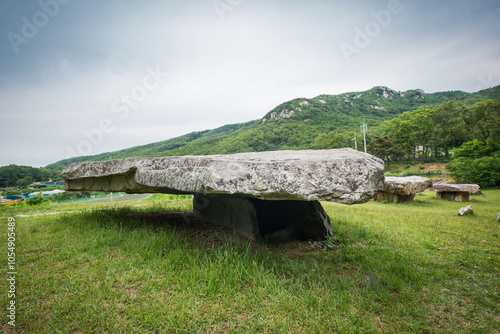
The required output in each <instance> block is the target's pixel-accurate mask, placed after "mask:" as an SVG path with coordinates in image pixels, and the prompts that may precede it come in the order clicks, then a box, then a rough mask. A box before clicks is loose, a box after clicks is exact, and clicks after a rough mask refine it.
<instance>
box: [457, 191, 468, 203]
mask: <svg viewBox="0 0 500 334" xmlns="http://www.w3.org/2000/svg"><path fill="white" fill-rule="evenodd" d="M455 201H458V202H468V201H469V192H456V193H455Z"/></svg>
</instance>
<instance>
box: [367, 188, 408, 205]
mask: <svg viewBox="0 0 500 334" xmlns="http://www.w3.org/2000/svg"><path fill="white" fill-rule="evenodd" d="M414 199H415V194H410V195H402V194H394V193H391V192H385V191H383V192H381V193H379V194H378V195H377V197H376V198H375V200H377V201H388V202H392V203H406V202H411V201H413V200H414Z"/></svg>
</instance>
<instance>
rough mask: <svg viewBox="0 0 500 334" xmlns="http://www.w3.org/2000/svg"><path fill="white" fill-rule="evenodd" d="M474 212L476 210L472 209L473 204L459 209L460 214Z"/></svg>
mask: <svg viewBox="0 0 500 334" xmlns="http://www.w3.org/2000/svg"><path fill="white" fill-rule="evenodd" d="M473 213H474V210H472V205H469V206H466V207H465V208H460V210H458V215H459V216H465V215H471V214H473Z"/></svg>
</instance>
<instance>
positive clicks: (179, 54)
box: [0, 0, 500, 166]
mask: <svg viewBox="0 0 500 334" xmlns="http://www.w3.org/2000/svg"><path fill="white" fill-rule="evenodd" d="M54 1H56V0H42V3H45V4H49V3H52V4H53V3H54ZM57 1H60V3H61V4H60V5H59V7H58V10H57V13H55V15H53V17H49V15H47V18H48V20H47V22H46V24H44V25H43V26H42V27H40V28H38V32H37V34H36V36H33V37H30V38H26V40H27V43H24V44H19V45H18V52H17V53H16V52H15V50H13V48H12V43H11V41H10V40H9V37H8V36H9V33H15V34H17V35H19V36H21V37H22V36H23V35H22V29H23V24H25V23H23V18H24V17H25V18H27V19H28V20H29V21H31V22H33V18H34V16H36V15H39V17H38V19H39V20H40V18H43V17H42V16H40V15H41V14H37V13H39V12H40V11H42V9H41V6H40V4H39V3H38V2H32V1H11V0H10V1H5V2H3V3H2V4H1V5H0V13H1V14H0V22H1V23H0V32H1V34H2V36H3V38H2V39H1V41H0V62H1V71H0V117H1V123H0V139H1V140H2V142H3V143H8V145H2V148H1V154H0V165H5V164H9V163H17V164H28V165H35V166H43V165H46V164H49V163H51V162H54V161H57V160H60V159H63V158H66V157H67V155H68V147H70V148H71V149H72V150H76V149H77V147H78V145H79V143H81V142H82V141H83V140H88V138H87V137H86V136H85V133H87V134H89V133H91V134H92V133H95V132H92V131H93V130H95V129H99V126H100V124H101V122H103V120H104V121H105V123H106V121H107V120H109V121H110V122H111V127H112V128H113V130H112V131H109V132H107V133H103V135H102V138H99V137H98V136H97V135H96V137H94V140H95V141H96V143H97V142H98V144H96V145H92V147H91V149H90V150H89V153H90V154H97V153H101V152H106V151H112V150H116V149H121V148H127V147H130V146H135V145H140V144H146V143H151V142H154V141H159V140H164V139H168V138H172V137H175V136H178V135H182V134H185V133H188V132H191V131H198V130H203V129H208V128H214V127H217V126H221V125H224V124H227V123H235V122H244V121H248V120H251V119H257V118H260V117H262V116H263V115H264V114H265V113H266V112H268V111H269V110H270V109H272V108H273V107H275V106H276V105H278V104H279V103H281V102H284V101H286V100H289V99H292V98H295V97H313V96H317V95H319V94H339V93H342V92H347V91H361V90H366V89H369V88H371V87H373V86H375V85H385V86H389V87H391V88H393V89H396V90H406V89H413V88H421V89H424V90H425V91H427V92H434V91H441V90H464V91H474V90H476V89H477V88H478V87H482V88H487V87H483V86H485V83H486V85H487V84H488V83H491V85H494V84H498V83H499V80H500V66H499V65H500V64H499V63H500V43H499V38H498V34H497V32H498V31H500V23H499V21H498V17H500V15H499V14H500V13H499V11H500V6H498V4H497V3H496V2H495V1H490V0H480V1H474V2H472V1H455V2H453V3H450V2H444V1H427V0H426V1H418V2H417V1H410V0H406V1H405V0H401V2H400V7H401V8H402V10H400V11H399V12H398V13H397V14H391V16H390V18H387V17H385V19H386V20H387V21H386V22H383V19H384V17H383V16H382V17H379V19H380V20H382V21H381V22H382V23H378V27H377V26H376V24H377V22H378V21H377V20H376V16H374V15H383V14H381V13H382V12H381V11H385V10H388V7H389V6H391V1H357V2H356V3H353V2H347V1H321V0H314V1H309V2H304V1H263V0H243V1H241V2H240V4H239V5H234V6H232V10H231V11H227V12H224V13H222V17H223V20H221V15H219V14H221V12H220V10H219V12H217V10H216V9H215V8H214V5H213V1H211V0H209V1H206V0H203V1H201V0H198V1H189V2H187V1H168V2H163V1H154V0H150V1H142V2H140V3H139V2H136V3H130V2H125V1H120V0H113V1H106V2H102V1H101V2H99V1H95V0H91V1H85V2H83V1H78V0H69V1H68V0H65V1H63V0H57ZM220 1H222V2H223V3H228V2H227V1H226V0H220ZM64 2H67V3H66V4H64V5H63V4H62V3H64ZM231 3H233V4H237V3H238V2H231ZM229 6H231V5H229ZM54 8H55V7H53V9H54ZM374 13H375V14H374ZM357 29H359V30H357ZM367 29H368V30H367ZM369 29H372V30H369ZM357 31H362V32H363V33H365V34H366V33H369V34H371V35H372V36H371V37H370V36H369V43H365V44H367V45H361V44H362V43H361V44H360V43H358V46H356V36H357ZM358 38H359V36H358ZM358 42H359V40H358ZM364 42H366V41H364ZM342 43H346V44H349V45H351V46H354V47H356V48H357V51H359V52H357V53H353V54H352V55H351V56H350V62H349V61H348V59H347V58H346V56H345V53H344V52H342V49H341V47H340V46H341V44H342ZM360 46H362V47H360ZM156 68H159V69H160V72H162V73H166V74H165V75H164V76H163V77H162V80H161V82H155V81H153V80H152V79H151V78H150V79H148V78H147V77H148V75H150V74H148V73H149V72H148V71H150V70H151V69H156ZM145 80H146V81H145ZM155 83H158V85H156V84H155ZM153 86H154V88H153ZM141 94H142V95H141ZM124 95H126V96H127V95H128V96H132V100H131V101H132V104H133V105H134V107H133V108H132V107H131V106H128V107H127V108H128V110H127V112H126V114H127V115H126V117H124V114H125V111H124V106H125V105H126V104H124V103H125V102H123V96H124ZM134 97H135V98H134ZM129 99H130V97H129ZM116 101H119V103H116ZM120 107H121V109H119V108H120ZM120 110H121V111H120ZM98 139H100V140H98ZM77 153H78V152H77Z"/></svg>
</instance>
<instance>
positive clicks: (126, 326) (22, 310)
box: [0, 190, 500, 333]
mask: <svg viewBox="0 0 500 334" xmlns="http://www.w3.org/2000/svg"><path fill="white" fill-rule="evenodd" d="M433 196H434V193H432V192H425V193H424V194H423V195H419V196H417V198H416V201H415V202H414V203H407V204H386V203H378V202H369V203H366V204H363V205H353V206H345V205H340V204H336V203H323V206H324V207H325V210H326V211H327V212H328V214H329V215H330V216H331V217H332V222H333V230H334V236H333V237H332V238H331V239H329V240H327V241H326V242H322V243H308V242H295V243H290V244H282V245H267V246H260V245H255V244H250V243H245V242H244V241H241V240H239V239H237V238H231V235H230V233H227V231H222V230H221V229H220V228H215V227H213V228H211V227H210V226H197V225H196V221H194V220H193V218H192V216H191V215H190V214H189V213H188V212H185V211H182V210H188V209H190V208H191V205H190V202H189V200H188V199H182V200H175V198H163V199H162V198H155V197H153V198H149V199H148V200H147V201H146V200H144V201H141V202H139V204H140V206H136V205H138V202H120V203H112V204H106V206H104V204H102V203H101V204H99V203H95V204H87V205H83V204H82V205H77V206H76V207H74V206H71V205H67V204H64V205H63V204H61V205H51V206H50V205H47V206H42V207H28V206H18V207H7V208H2V209H1V210H0V216H1V217H11V216H13V215H17V214H25V215H32V214H35V213H48V212H59V214H57V215H50V216H49V215H45V216H32V217H26V218H17V219H16V267H17V268H16V269H17V273H18V275H17V277H16V292H17V295H16V306H17V308H16V329H17V332H18V333H168V332H179V333H246V332H248V333H500V223H497V222H496V221H495V219H496V217H497V214H498V213H499V212H500V190H490V191H484V195H478V196H473V197H472V198H471V199H472V201H471V203H469V204H472V206H473V209H474V214H473V215H472V216H467V217H458V215H457V212H458V209H459V208H460V207H462V206H464V203H457V202H447V201H441V200H436V199H434V198H433ZM70 211H71V212H70ZM7 227H8V220H7V219H6V218H3V219H1V228H2V242H1V243H0V256H1V258H2V259H6V258H7V251H8V249H7V233H8V232H9V231H8V230H7ZM238 240H239V241H238ZM0 271H1V272H2V277H6V273H7V271H8V269H7V264H6V261H5V260H4V261H3V265H2V267H1V268H0ZM0 289H2V291H3V292H2V293H1V294H0V296H1V297H0V303H1V308H2V310H3V311H2V312H3V313H2V320H3V321H2V325H0V332H2V330H3V331H4V332H6V333H11V332H13V331H12V327H11V326H9V325H8V324H7V321H8V319H7V317H6V311H5V310H6V308H7V305H8V303H9V301H10V299H9V298H8V296H7V290H8V286H7V281H6V279H2V280H1V283H0ZM4 292H5V293H4Z"/></svg>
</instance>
